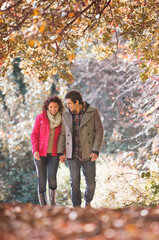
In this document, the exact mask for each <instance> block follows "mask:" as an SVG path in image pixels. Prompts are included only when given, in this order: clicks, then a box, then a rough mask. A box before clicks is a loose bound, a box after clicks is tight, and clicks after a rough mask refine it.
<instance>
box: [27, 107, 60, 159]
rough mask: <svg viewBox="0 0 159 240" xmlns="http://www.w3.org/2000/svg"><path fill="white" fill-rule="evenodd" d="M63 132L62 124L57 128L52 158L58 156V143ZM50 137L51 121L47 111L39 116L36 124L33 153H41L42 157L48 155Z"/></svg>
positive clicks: (33, 131) (32, 139)
mask: <svg viewBox="0 0 159 240" xmlns="http://www.w3.org/2000/svg"><path fill="white" fill-rule="evenodd" d="M60 130H61V124H60V125H59V126H58V127H56V128H55V136H54V143H53V150H52V156H57V141H58V137H59V134H60ZM49 136H50V126H49V120H48V118H47V114H46V111H43V112H42V113H41V114H39V115H37V117H36V120H35V124H34V127H33V130H32V133H31V144H32V152H33V154H34V153H35V152H39V155H40V156H43V157H45V156H46V155H47V149H48V143H49Z"/></svg>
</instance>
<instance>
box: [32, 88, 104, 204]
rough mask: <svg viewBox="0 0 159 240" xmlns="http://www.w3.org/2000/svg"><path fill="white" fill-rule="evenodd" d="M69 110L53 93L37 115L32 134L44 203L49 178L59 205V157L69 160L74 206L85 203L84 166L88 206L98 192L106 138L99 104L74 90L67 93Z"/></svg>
mask: <svg viewBox="0 0 159 240" xmlns="http://www.w3.org/2000/svg"><path fill="white" fill-rule="evenodd" d="M65 100H66V103H67V107H68V111H65V112H63V110H64V107H63V104H62V101H61V99H60V98H59V97H58V96H56V95H53V96H49V97H48V98H47V99H46V100H45V101H44V103H43V111H42V113H41V114H39V115H37V117H36V120H35V124H34V127H33V130H32V134H31V143H32V149H33V154H34V161H35V166H36V170H37V174H38V196H39V202H40V205H41V206H43V205H46V204H47V202H46V182H47V180H48V186H49V199H50V204H51V205H55V191H56V188H57V180H56V175H57V169H58V165H59V161H61V162H65V161H66V159H67V161H68V166H69V170H70V180H71V199H72V204H73V206H74V207H80V206H81V191H80V178H81V175H80V170H81V168H82V171H83V174H84V177H85V181H86V189H85V194H84V199H85V206H86V207H87V206H91V205H90V204H91V201H92V199H93V196H94V192H95V184H96V183H95V175H96V168H95V160H96V159H97V158H98V155H99V151H100V148H101V145H102V140H103V126H102V122H101V118H100V115H99V112H98V110H97V108H95V107H92V106H90V105H89V104H88V103H87V102H84V101H83V99H82V96H81V93H80V92H79V91H77V90H71V91H70V92H68V93H67V94H66V96H65Z"/></svg>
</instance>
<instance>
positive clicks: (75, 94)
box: [65, 90, 83, 104]
mask: <svg viewBox="0 0 159 240" xmlns="http://www.w3.org/2000/svg"><path fill="white" fill-rule="evenodd" d="M68 98H69V99H71V101H72V102H73V103H76V101H77V100H78V101H79V104H82V103H83V99H82V95H81V93H80V92H79V91H77V90H71V91H69V92H68V93H67V94H66V96H65V99H68Z"/></svg>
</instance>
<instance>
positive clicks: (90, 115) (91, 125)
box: [57, 106, 103, 159]
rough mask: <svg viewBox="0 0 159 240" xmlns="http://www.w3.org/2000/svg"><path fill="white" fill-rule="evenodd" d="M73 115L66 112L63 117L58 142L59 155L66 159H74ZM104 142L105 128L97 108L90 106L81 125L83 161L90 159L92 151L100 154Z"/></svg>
mask: <svg viewBox="0 0 159 240" xmlns="http://www.w3.org/2000/svg"><path fill="white" fill-rule="evenodd" d="M72 126H73V123H72V115H71V113H70V112H69V111H68V112H65V113H64V114H63V116H62V128H61V132H60V135H59V140H58V147H57V152H58V153H60V154H61V153H64V150H65V149H66V158H72V154H73V153H72V151H73V147H72V146H73V142H72V141H73V129H72ZM102 141H103V126H102V122H101V118H100V115H99V112H98V110H97V108H94V107H91V106H89V107H88V108H87V109H86V111H85V113H84V115H83V117H82V120H81V124H80V142H81V149H82V159H89V157H90V154H91V152H92V151H95V152H99V151H100V149H101V145H102Z"/></svg>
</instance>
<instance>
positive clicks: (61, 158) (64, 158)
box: [59, 155, 66, 163]
mask: <svg viewBox="0 0 159 240" xmlns="http://www.w3.org/2000/svg"><path fill="white" fill-rule="evenodd" d="M59 159H60V161H61V162H62V163H64V162H65V161H66V155H61V156H60V157H59Z"/></svg>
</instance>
